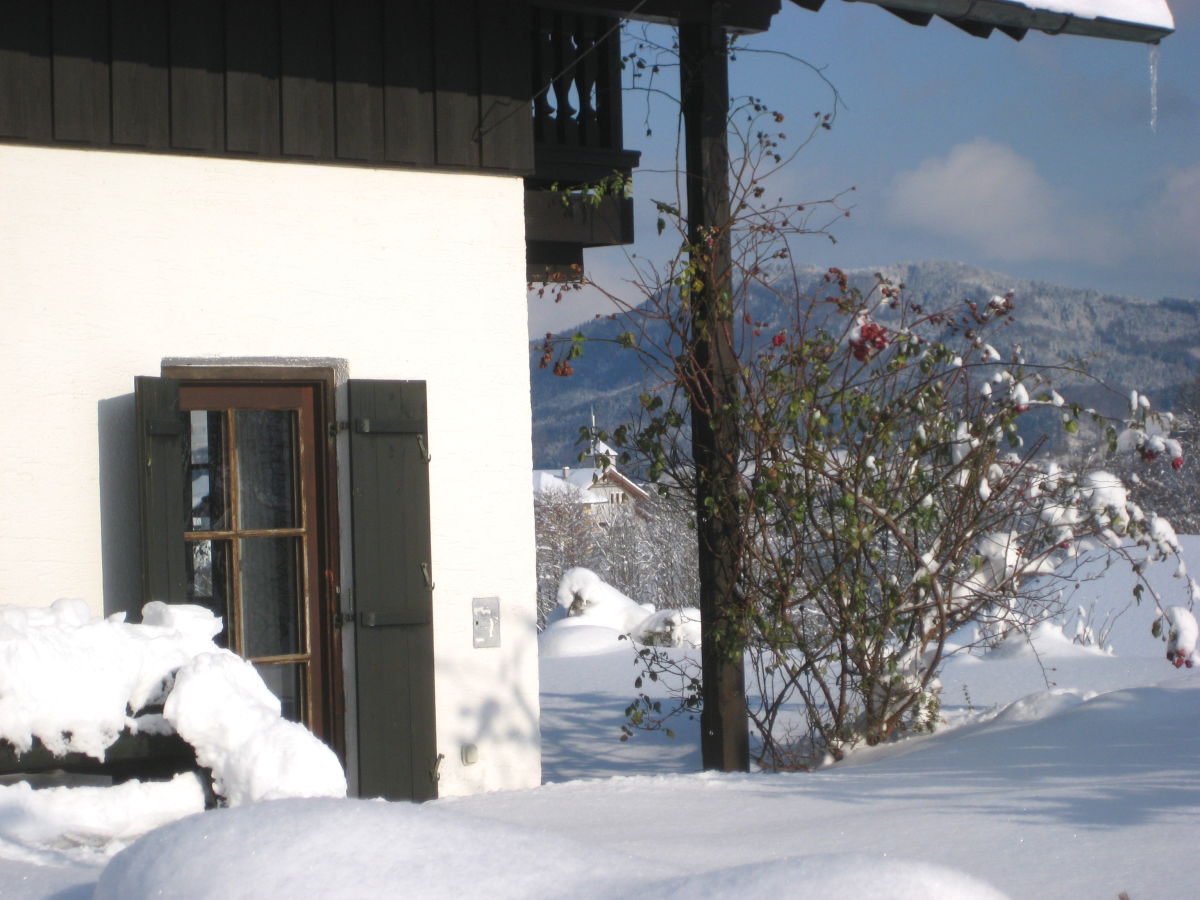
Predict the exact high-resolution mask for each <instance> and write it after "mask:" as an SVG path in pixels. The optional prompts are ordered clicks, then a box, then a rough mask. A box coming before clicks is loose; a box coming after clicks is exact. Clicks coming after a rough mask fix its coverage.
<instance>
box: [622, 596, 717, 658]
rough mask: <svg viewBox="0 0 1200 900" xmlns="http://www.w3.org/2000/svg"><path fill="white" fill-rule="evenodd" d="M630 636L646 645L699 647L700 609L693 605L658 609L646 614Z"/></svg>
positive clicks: (692, 648)
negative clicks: (681, 607)
mask: <svg viewBox="0 0 1200 900" xmlns="http://www.w3.org/2000/svg"><path fill="white" fill-rule="evenodd" d="M632 637H633V639H634V640H635V641H637V642H638V643H639V644H643V645H644V646H647V647H681V648H685V649H691V650H695V649H698V648H699V647H700V610H698V609H697V608H696V607H694V606H686V607H684V608H683V609H660V610H659V611H658V612H656V613H653V614H651V615H649V616H647V617H646V618H645V619H643V620H642V622H641V624H640V625H638V627H637V628H636V629H634V631H633V633H632Z"/></svg>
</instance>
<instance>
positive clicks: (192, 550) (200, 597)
mask: <svg viewBox="0 0 1200 900" xmlns="http://www.w3.org/2000/svg"><path fill="white" fill-rule="evenodd" d="M230 550H231V546H230V542H229V541H188V543H187V553H186V556H185V558H186V559H187V569H188V571H187V579H188V603H194V604H196V605H197V606H203V607H204V608H205V609H207V610H211V611H212V613H213V614H214V615H216V616H218V617H219V618H220V619H221V621H222V622H223V623H224V626H225V627H224V628H222V629H221V633H220V634H218V635H217V637H216V642H217V644H218V645H219V646H222V647H228V646H229V641H228V627H229V622H228V621H226V619H227V618H228V609H229V606H228V604H229V595H230V580H229V573H230V568H231V566H230V563H231V560H230V558H229V557H230Z"/></svg>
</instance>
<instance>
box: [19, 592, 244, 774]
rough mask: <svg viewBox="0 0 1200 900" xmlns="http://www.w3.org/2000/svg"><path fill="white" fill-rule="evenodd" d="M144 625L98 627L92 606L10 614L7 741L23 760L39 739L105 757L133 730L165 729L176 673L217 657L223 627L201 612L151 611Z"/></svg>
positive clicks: (110, 621) (65, 604)
mask: <svg viewBox="0 0 1200 900" xmlns="http://www.w3.org/2000/svg"><path fill="white" fill-rule="evenodd" d="M142 619H143V621H142V624H141V625H130V624H126V623H125V621H124V614H118V615H114V616H110V617H109V618H107V619H94V618H92V615H91V612H90V611H89V610H88V607H87V604H86V603H84V602H83V601H82V600H73V599H62V600H57V601H55V602H54V603H53V604H52V605H51V606H50V607H48V608H40V607H23V606H0V740H4V741H7V742H8V743H9V744H11V745H12V746H13V748H14V749H15V750H16V751H17V752H18V753H22V752H24V751H26V750H28V749H29V748H30V747H31V746H33V740H34V738H37V739H38V740H39V741H41V743H42V744H43V745H44V746H45V747H46V749H48V750H49V751H50V752H52V753H54V754H57V755H62V754H65V753H71V752H74V753H85V754H87V755H89V756H93V757H95V758H96V759H99V760H103V759H104V751H105V749H106V748H108V747H109V746H110V745H111V744H112V743H113V742H114V741H115V740H116V739H117V737H118V735H120V733H121V732H122V731H124V730H125V729H127V728H128V729H130V730H131V731H137V730H139V729H140V730H150V729H154V728H157V727H160V725H161V719H160V718H159V717H158V716H156V715H154V714H151V715H150V716H149V717H143V716H139V715H138V714H139V713H140V712H141V711H142V710H144V709H145V708H146V707H148V706H154V705H158V704H161V703H162V701H163V699H164V698H165V697H166V694H167V692H168V691H169V690H170V688H171V684H172V682H173V677H174V673H175V671H176V670H177V669H178V668H179V667H180V666H182V665H184V664H185V663H186V662H187V661H188V660H189V659H191V658H192V657H194V656H195V655H196V654H198V653H203V652H206V651H211V650H215V649H216V646H215V645H214V644H213V642H212V639H213V637H214V636H215V635H216V634H217V633H218V632H220V630H221V622H220V620H219V619H217V618H216V617H215V616H214V615H213V614H212V613H211V612H209V611H208V610H206V609H203V608H201V607H198V606H168V605H167V604H165V603H158V602H154V603H149V604H147V605H146V607H145V608H144V609H143V611H142Z"/></svg>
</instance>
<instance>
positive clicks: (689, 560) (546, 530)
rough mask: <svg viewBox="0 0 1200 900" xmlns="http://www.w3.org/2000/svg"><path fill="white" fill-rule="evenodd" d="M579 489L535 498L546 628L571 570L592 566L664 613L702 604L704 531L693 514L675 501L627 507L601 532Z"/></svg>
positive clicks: (541, 608)
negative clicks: (699, 560) (700, 543)
mask: <svg viewBox="0 0 1200 900" xmlns="http://www.w3.org/2000/svg"><path fill="white" fill-rule="evenodd" d="M581 493H582V492H580V491H579V490H578V489H577V488H574V487H571V486H568V487H567V488H566V489H558V490H553V491H539V492H538V493H536V494H534V501H533V508H534V524H535V528H536V535H537V579H538V627H539V628H545V627H546V623H547V620H548V618H549V616H550V615H551V613H552V612H553V610H554V607H555V604H556V603H557V599H558V598H557V594H558V585H559V582H560V581H561V580H562V577H563V575H564V573H565V572H567V570H569V569H572V568H575V567H586V568H588V569H591V570H592V571H594V572H596V573H597V574H598V575H599V576H600V577H601V578H602V579H603V580H604V581H605V582H607V583H608V584H610V585H612V586H614V587H615V588H617V589H618V590H621V591H623V592H625V593H627V594H636V595H637V596H638V597H640V598H641V599H642V600H643V601H644V602H647V603H650V604H651V605H653V606H655V607H657V608H659V609H667V608H670V609H678V608H682V607H685V606H695V604H696V598H697V582H696V532H695V528H694V526H693V525H692V514H691V513H690V512H689V511H688V510H685V509H682V508H681V507H680V504H679V503H678V502H675V501H674V500H673V499H672V498H669V497H654V498H652V499H650V500H648V501H642V502H639V503H637V504H624V505H622V506H620V507H618V508H617V509H615V510H612V511H611V513H610V514H609V515H607V516H606V517H605V521H604V525H603V527H601V526H600V525H599V524H598V522H597V520H596V519H594V518H593V517H592V516H591V515H589V514H588V512H587V511H586V505H585V504H584V503H583V502H582V496H581Z"/></svg>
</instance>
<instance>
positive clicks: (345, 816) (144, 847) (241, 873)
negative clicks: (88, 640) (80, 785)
mask: <svg viewBox="0 0 1200 900" xmlns="http://www.w3.org/2000/svg"><path fill="white" fill-rule="evenodd" d="M632 864H633V863H632V861H631V860H630V859H628V858H626V857H624V856H621V855H619V854H615V853H611V852H606V851H604V850H603V849H601V848H598V847H596V846H587V845H584V844H580V843H576V842H574V841H571V840H568V839H566V838H561V837H558V836H556V835H553V834H550V833H548V832H545V831H541V830H535V829H531V828H525V827H521V826H518V825H504V824H500V823H497V822H489V821H486V820H482V819H476V818H474V817H472V816H468V815H463V814H459V813H455V812H454V811H453V809H452V808H450V809H447V808H446V806H445V805H438V806H429V805H425V806H416V805H413V804H410V803H382V802H378V801H370V800H330V799H324V800H295V799H293V800H279V801H273V802H270V803H260V804H256V805H254V806H245V807H241V808H238V809H219V810H213V811H211V812H207V813H204V814H203V815H200V816H193V817H191V818H188V819H184V820H182V821H180V822H176V823H174V824H173V825H168V826H166V827H165V828H161V829H159V830H158V831H155V832H152V833H151V834H148V835H146V836H145V837H143V838H142V839H141V840H139V841H137V843H135V844H133V845H131V846H130V847H128V848H127V849H125V850H124V851H122V852H121V853H120V854H118V855H117V856H115V857H113V859H112V861H111V862H110V863H109V864H108V866H107V867H106V868H105V870H104V871H103V872H102V873H101V875H100V881H99V884H98V885H97V887H96V892H95V900H128V898H130V897H171V898H173V900H208V898H212V900H237V898H243V897H244V898H256V900H257V898H261V897H320V898H322V900H338V898H353V900H358V898H362V897H421V898H426V900H436V898H447V900H461V898H463V897H478V896H487V897H489V898H493V900H504V898H514V900H518V898H519V900H527V898H530V897H589V896H591V897H594V896H611V897H619V896H625V895H627V893H628V888H629V884H628V881H627V880H624V879H620V880H619V874H620V873H621V872H625V871H628V870H629V869H630V868H631V866H632Z"/></svg>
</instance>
